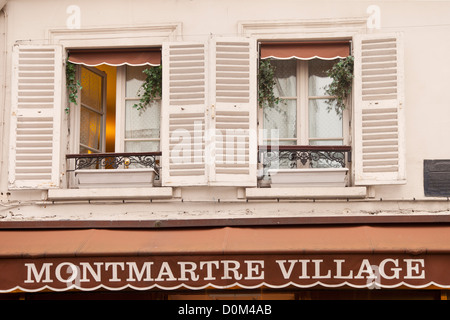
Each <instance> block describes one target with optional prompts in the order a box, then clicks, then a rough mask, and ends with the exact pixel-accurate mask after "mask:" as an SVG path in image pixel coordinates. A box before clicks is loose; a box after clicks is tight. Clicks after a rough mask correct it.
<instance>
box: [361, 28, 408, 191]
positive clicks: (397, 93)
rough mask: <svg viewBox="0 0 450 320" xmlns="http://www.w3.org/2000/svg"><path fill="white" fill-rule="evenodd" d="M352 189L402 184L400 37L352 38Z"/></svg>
mask: <svg viewBox="0 0 450 320" xmlns="http://www.w3.org/2000/svg"><path fill="white" fill-rule="evenodd" d="M354 56H355V68H354V72H355V88H354V97H355V104H354V123H355V132H354V142H355V144H354V152H355V162H354V167H355V183H356V184H357V185H375V184H398V183H405V182H406V176H405V142H404V88H403V84H404V73H403V43H402V37H401V34H391V35H383V34H376V35H359V36H356V37H355V38H354Z"/></svg>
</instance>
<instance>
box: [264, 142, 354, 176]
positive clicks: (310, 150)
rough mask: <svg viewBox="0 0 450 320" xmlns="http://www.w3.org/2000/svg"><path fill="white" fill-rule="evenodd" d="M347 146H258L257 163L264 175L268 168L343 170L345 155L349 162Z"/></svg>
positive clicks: (348, 148) (349, 150)
mask: <svg viewBox="0 0 450 320" xmlns="http://www.w3.org/2000/svg"><path fill="white" fill-rule="evenodd" d="M350 152H351V148H350V147H348V146H260V147H259V154H258V155H259V162H260V163H261V164H262V165H263V169H264V173H265V172H266V171H267V169H269V168H297V167H298V166H299V165H300V164H301V165H303V166H308V167H310V168H345V166H346V154H348V161H351V156H350Z"/></svg>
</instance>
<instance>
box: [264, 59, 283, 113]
mask: <svg viewBox="0 0 450 320" xmlns="http://www.w3.org/2000/svg"><path fill="white" fill-rule="evenodd" d="M275 84H276V80H275V67H274V66H273V65H272V64H271V63H270V61H269V60H261V61H260V63H259V72H258V104H259V106H260V108H263V107H274V106H275V105H278V104H279V103H280V102H282V101H283V99H281V98H279V97H276V96H275V94H274V91H273V88H274V86H275Z"/></svg>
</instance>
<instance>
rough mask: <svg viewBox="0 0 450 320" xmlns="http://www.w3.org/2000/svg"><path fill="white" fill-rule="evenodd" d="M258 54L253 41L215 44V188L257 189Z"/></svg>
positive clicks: (216, 41)
mask: <svg viewBox="0 0 450 320" xmlns="http://www.w3.org/2000/svg"><path fill="white" fill-rule="evenodd" d="M256 53H257V51H256V45H255V42H254V41H253V40H250V39H243V38H238V39H230V38H215V39H213V40H212V43H211V59H210V60H211V62H212V64H211V69H213V71H212V72H211V74H212V79H211V99H212V108H211V113H210V116H211V126H212V128H213V129H212V130H210V131H209V132H211V133H213V136H212V137H211V138H210V139H211V144H212V145H213V146H214V148H213V154H212V156H211V158H212V159H213V161H212V162H213V164H214V165H213V166H211V172H210V183H211V184H212V185H234V186H256V183H257V180H256V156H257V138H256V111H257V102H256V99H257V97H256V77H257V69H256V68H257V57H256Z"/></svg>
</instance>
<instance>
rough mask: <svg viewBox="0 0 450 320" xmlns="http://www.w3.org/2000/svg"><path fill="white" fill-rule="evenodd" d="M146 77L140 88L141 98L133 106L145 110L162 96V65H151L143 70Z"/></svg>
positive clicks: (139, 94)
mask: <svg viewBox="0 0 450 320" xmlns="http://www.w3.org/2000/svg"><path fill="white" fill-rule="evenodd" d="M142 72H143V73H144V74H145V75H146V77H145V80H144V83H143V84H142V85H141V87H140V88H139V90H138V93H137V96H138V97H140V98H141V99H140V100H139V102H138V103H136V104H134V105H133V107H134V108H136V109H137V110H139V111H144V110H145V109H146V108H147V107H148V106H149V105H150V104H151V103H152V102H153V101H155V100H156V99H159V98H161V96H162V66H156V67H150V68H147V69H145V70H144V71H142Z"/></svg>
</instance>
